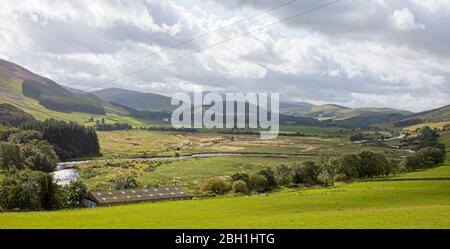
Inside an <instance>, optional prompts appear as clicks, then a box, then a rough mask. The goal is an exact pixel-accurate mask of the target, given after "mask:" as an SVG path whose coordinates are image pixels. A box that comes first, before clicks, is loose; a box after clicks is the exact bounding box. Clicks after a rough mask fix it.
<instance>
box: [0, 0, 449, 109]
mask: <svg viewBox="0 0 450 249" xmlns="http://www.w3.org/2000/svg"><path fill="white" fill-rule="evenodd" d="M330 2H332V0H323V1H304V0H298V1H292V0H290V1H289V0H284V1H282V0H280V1H269V0H226V1H225V0H223V1H220V0H197V1H194V0H180V1H166V0H127V1H125V0H115V1H112V0H104V1H100V0H94V1H92V0H89V1H88V0H76V1H75V0H71V1H70V0H67V1H63V0H58V1H50V0H40V1H34V0H21V1H17V0H14V1H13V0H0V6H1V8H0V58H2V59H6V60H10V61H12V62H15V63H18V64H20V65H22V66H25V67H26V68H28V69H30V70H32V71H34V72H36V73H39V74H41V75H44V76H46V77H49V78H51V79H53V80H55V81H56V82H58V83H59V84H62V85H66V86H70V87H73V88H78V89H83V90H87V91H89V90H96V89H101V88H109V87H121V88H127V89H134V90H139V91H144V92H155V93H161V94H165V95H170V94H172V93H175V92H180V91H192V89H193V88H194V87H195V86H198V85H201V86H203V88H204V90H216V91H226V92H230V91H233V92H235V91H241V92H250V91H256V92H279V93H280V94H281V96H282V99H283V100H291V101H305V102H311V103H315V104H322V103H337V104H341V105H347V106H351V107H393V108H399V109H407V110H412V111H422V110H426V109H430V108H435V107H439V106H442V105H446V104H450V45H449V44H450V32H449V31H448V30H449V28H448V27H449V25H450V0H427V1H420V0H410V1H403V0H395V1H394V0H391V1H388V0H385V1H383V0H372V1H368V0H342V1H339V2H337V3H335V4H332V5H329V6H327V7H324V8H320V9H315V8H316V7H318V6H322V5H324V4H327V3H330ZM281 6H283V7H281ZM312 9H315V10H314V11H310V10H312ZM299 13H302V14H300V15H299ZM293 16H297V17H295V18H293ZM286 19H287V20H286ZM280 20H286V21H283V22H279V21H280ZM187 41H189V42H187ZM161 50H163V52H159V51H161Z"/></svg>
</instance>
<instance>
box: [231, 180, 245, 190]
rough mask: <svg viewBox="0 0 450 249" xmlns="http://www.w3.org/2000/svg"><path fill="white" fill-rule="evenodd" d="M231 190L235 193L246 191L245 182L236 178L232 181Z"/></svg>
mask: <svg viewBox="0 0 450 249" xmlns="http://www.w3.org/2000/svg"><path fill="white" fill-rule="evenodd" d="M233 190H234V192H235V193H247V192H248V187H247V183H246V182H244V181H242V180H237V181H235V182H234V183H233Z"/></svg>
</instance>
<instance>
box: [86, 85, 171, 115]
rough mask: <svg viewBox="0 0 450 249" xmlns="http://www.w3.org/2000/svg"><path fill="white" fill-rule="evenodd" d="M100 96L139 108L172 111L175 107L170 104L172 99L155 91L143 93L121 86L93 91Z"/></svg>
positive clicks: (109, 100)
mask: <svg viewBox="0 0 450 249" xmlns="http://www.w3.org/2000/svg"><path fill="white" fill-rule="evenodd" d="M92 93H93V94H95V95H96V96H98V97H99V98H101V99H103V100H105V101H108V102H114V103H117V104H120V105H124V106H128V107H132V108H135V109H138V110H147V111H154V112H170V111H172V110H173V109H174V107H173V106H171V105H170V101H171V99H170V98H169V97H166V96H162V95H159V94H153V93H142V92H137V91H130V90H125V89H119V88H108V89H103V90H98V91H94V92H92Z"/></svg>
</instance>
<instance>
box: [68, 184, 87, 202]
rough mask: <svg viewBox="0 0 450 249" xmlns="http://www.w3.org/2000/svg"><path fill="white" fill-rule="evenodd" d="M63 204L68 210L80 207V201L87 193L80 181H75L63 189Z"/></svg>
mask: <svg viewBox="0 0 450 249" xmlns="http://www.w3.org/2000/svg"><path fill="white" fill-rule="evenodd" d="M63 191H64V204H65V206H66V207H68V208H76V207H81V205H82V202H81V201H82V199H83V197H84V196H85V195H86V193H87V187H86V185H84V184H83V183H82V182H80V181H75V182H72V183H70V184H69V185H67V186H65V187H64V188H63Z"/></svg>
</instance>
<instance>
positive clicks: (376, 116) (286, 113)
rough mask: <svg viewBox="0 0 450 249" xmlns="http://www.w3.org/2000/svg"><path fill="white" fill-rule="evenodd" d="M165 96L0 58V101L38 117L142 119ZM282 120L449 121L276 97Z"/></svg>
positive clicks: (357, 123)
mask: <svg viewBox="0 0 450 249" xmlns="http://www.w3.org/2000/svg"><path fill="white" fill-rule="evenodd" d="M170 102H171V98H170V97H167V96H164V95H160V94H154V93H143V92H138V91H131V90H125V89H119V88H108V89H103V90H98V91H94V92H90V93H87V92H84V91H81V90H77V89H74V88H69V87H63V86H61V85H59V84H57V83H56V82H54V81H52V80H50V79H47V78H45V77H42V76H39V75H37V74H34V73H32V72H30V71H28V70H27V69H25V68H23V67H21V66H19V65H16V64H14V63H11V62H8V61H5V60H0V103H8V104H11V105H13V106H16V107H19V108H21V109H22V110H25V111H26V112H27V113H30V114H32V115H33V116H34V117H36V118H38V119H43V118H49V117H54V118H59V119H66V120H74V121H79V120H80V119H81V118H86V119H87V118H88V117H89V116H90V115H94V116H99V117H101V116H104V117H107V118H109V119H110V120H111V121H117V122H119V121H120V122H127V123H130V124H132V125H138V124H141V123H142V122H147V121H145V120H147V119H157V120H167V117H168V115H169V113H170V112H171V111H173V110H174V108H176V107H175V106H172V105H171V104H170ZM280 112H281V114H283V115H282V118H281V120H282V122H285V123H294V124H303V125H338V126H347V127H367V126H372V125H376V124H387V125H390V126H397V127H403V126H408V125H413V124H417V123H421V122H437V121H448V120H450V106H444V107H441V108H438V109H435V110H430V111H426V112H422V113H412V112H409V111H403V110H396V109H390V108H349V107H345V106H339V105H334V104H326V105H313V104H310V103H305V102H280Z"/></svg>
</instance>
